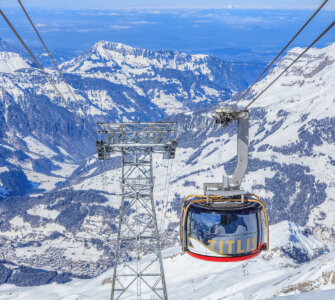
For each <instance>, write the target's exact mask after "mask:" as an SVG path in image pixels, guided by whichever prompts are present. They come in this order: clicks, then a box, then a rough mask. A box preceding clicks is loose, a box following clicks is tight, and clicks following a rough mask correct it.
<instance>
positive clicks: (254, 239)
mask: <svg viewBox="0 0 335 300" xmlns="http://www.w3.org/2000/svg"><path fill="white" fill-rule="evenodd" d="M256 238H257V236H254V237H253V238H252V240H251V242H252V245H253V247H252V249H251V251H254V250H255V249H256V248H257V244H256Z"/></svg>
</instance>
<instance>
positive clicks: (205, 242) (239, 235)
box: [182, 201, 267, 261]
mask: <svg viewBox="0 0 335 300" xmlns="http://www.w3.org/2000/svg"><path fill="white" fill-rule="evenodd" d="M186 207H187V209H186ZM182 220H184V223H183V225H182V227H183V235H182V240H183V245H184V251H187V252H189V253H190V254H192V253H193V254H195V255H200V256H201V257H198V258H201V259H205V257H208V258H209V257H213V258H214V257H216V258H220V259H223V260H222V261H224V260H225V258H227V259H229V258H236V259H238V260H240V259H239V258H241V259H242V258H243V259H247V258H248V257H254V256H255V255H257V254H258V253H259V252H260V251H261V250H263V249H264V247H263V246H265V243H266V239H267V224H265V216H264V212H263V210H262V207H261V205H260V204H259V203H251V202H248V203H241V202H239V203H236V202H235V203H233V202H229V201H226V202H216V203H211V204H206V203H204V202H202V203H196V202H192V201H190V202H188V201H187V202H185V203H184V209H183V212H182ZM227 261H229V260H227Z"/></svg>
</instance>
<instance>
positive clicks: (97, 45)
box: [92, 40, 134, 51]
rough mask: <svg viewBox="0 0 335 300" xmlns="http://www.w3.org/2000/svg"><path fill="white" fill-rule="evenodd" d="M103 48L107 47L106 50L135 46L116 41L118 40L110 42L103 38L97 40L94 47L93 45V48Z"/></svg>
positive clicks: (129, 48) (127, 48)
mask: <svg viewBox="0 0 335 300" xmlns="http://www.w3.org/2000/svg"><path fill="white" fill-rule="evenodd" d="M101 49H106V50H114V51H115V50H116V51H117V50H119V51H120V50H128V51H129V50H134V48H132V47H130V46H128V45H125V44H122V43H116V42H110V41H104V40H101V41H98V42H96V43H95V44H94V45H93V47H92V50H98V51H99V50H101Z"/></svg>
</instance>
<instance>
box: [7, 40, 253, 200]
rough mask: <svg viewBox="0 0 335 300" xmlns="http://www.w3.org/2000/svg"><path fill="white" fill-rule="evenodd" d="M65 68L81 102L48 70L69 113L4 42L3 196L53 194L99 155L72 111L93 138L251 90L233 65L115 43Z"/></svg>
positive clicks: (28, 62) (24, 59)
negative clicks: (101, 128) (108, 124)
mask: <svg viewBox="0 0 335 300" xmlns="http://www.w3.org/2000/svg"><path fill="white" fill-rule="evenodd" d="M61 69H62V70H63V72H64V73H65V77H66V78H67V80H68V82H69V84H70V86H71V89H72V90H73V92H74V93H75V94H76V98H77V100H78V101H79V104H78V103H76V102H75V101H74V99H72V98H71V94H70V92H69V91H68V90H67V88H66V86H65V85H64V83H63V82H62V81H61V80H60V78H59V76H58V74H57V73H56V72H55V70H53V69H47V72H48V73H49V75H50V77H52V78H53V79H54V80H55V81H56V83H57V85H58V88H59V89H60V90H61V91H62V93H63V94H64V95H65V97H66V98H67V99H69V101H70V102H71V104H72V109H71V110H70V111H69V108H68V107H67V106H66V104H65V103H63V100H62V99H60V97H59V95H58V94H57V93H56V92H55V91H54V89H53V88H52V86H51V85H50V84H49V83H48V82H47V81H46V79H45V77H44V75H43V74H42V73H41V72H40V71H39V69H38V68H37V66H35V64H34V63H33V62H31V60H29V59H28V58H27V56H26V54H24V53H22V51H21V50H19V49H16V48H15V47H13V46H11V45H9V44H7V43H6V42H5V41H3V40H0V87H1V88H0V115H1V117H0V134H1V141H0V149H1V150H0V151H1V153H2V155H1V157H0V166H1V167H3V169H2V171H1V173H3V172H7V173H6V175H3V176H2V177H4V176H5V177H6V178H7V179H8V178H11V179H10V180H6V179H2V181H3V183H2V185H1V186H0V197H2V198H4V197H8V196H13V195H23V194H25V193H27V192H35V193H39V192H40V191H41V190H44V191H48V190H50V189H52V188H54V187H55V186H56V184H59V183H61V182H63V181H64V180H65V178H66V177H67V176H68V175H69V174H70V173H72V171H73V169H74V168H75V167H77V166H78V162H79V161H81V160H82V159H83V158H84V157H87V155H89V154H92V153H94V152H95V146H94V141H91V140H89V139H90V138H89V136H88V134H87V132H86V131H85V130H84V127H83V125H82V124H81V123H78V122H77V120H76V118H75V116H74V115H73V113H72V112H71V111H75V112H76V114H77V118H78V117H79V118H81V119H83V120H84V119H85V120H84V123H85V124H86V127H87V128H89V130H90V131H91V133H92V134H94V135H95V134H96V133H95V131H96V130H97V128H96V126H95V122H96V121H122V120H123V121H125V120H136V121H137V120H139V119H141V120H157V119H161V118H163V117H166V116H169V115H171V114H173V113H176V112H184V111H189V110H191V109H197V108H200V107H204V106H207V105H210V104H212V103H218V102H219V101H222V100H224V99H228V98H230V97H231V96H232V94H234V93H236V92H237V91H240V90H242V89H243V88H245V87H246V82H245V81H244V80H243V79H242V77H241V76H239V74H238V72H237V71H236V70H234V66H233V64H230V63H226V62H224V61H222V60H219V59H216V58H214V57H211V56H207V55H187V54H183V53H179V52H171V51H160V52H155V51H147V50H143V49H135V48H131V47H129V46H126V45H122V44H118V43H111V42H98V43H96V44H95V45H94V46H93V48H92V49H91V50H90V51H88V52H86V53H85V54H83V55H80V56H78V57H77V58H75V59H72V60H71V61H68V62H66V63H64V64H63V65H61ZM246 73H248V72H246ZM244 76H246V77H247V74H246V75H244ZM51 158H52V159H51ZM8 172H9V173H8ZM13 172H14V173H13ZM20 186H22V188H20Z"/></svg>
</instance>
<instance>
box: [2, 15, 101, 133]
mask: <svg viewBox="0 0 335 300" xmlns="http://www.w3.org/2000/svg"><path fill="white" fill-rule="evenodd" d="M0 14H1V16H2V17H3V18H4V20H5V21H6V23H7V24H8V26H9V27H10V29H11V30H12V31H13V33H14V34H15V36H16V37H17V38H18V40H19V41H20V42H21V44H22V46H23V47H24V48H25V49H26V51H27V52H28V54H29V55H30V57H31V58H32V60H33V61H34V62H35V64H36V65H37V66H38V67H39V69H40V70H41V71H42V73H43V74H44V76H45V77H46V79H47V80H48V81H49V83H50V84H51V85H52V87H53V88H54V89H55V91H56V92H57V93H58V95H59V96H60V97H61V98H62V100H63V101H64V103H65V105H66V106H67V108H68V109H69V110H70V111H71V112H72V113H73V115H74V117H75V118H76V119H77V120H78V121H79V122H80V123H81V124H82V125H83V127H84V128H85V129H86V131H87V132H88V134H89V135H90V136H91V137H92V138H93V139H94V140H96V137H95V136H94V135H93V134H92V133H91V132H90V131H89V130H88V128H87V127H86V124H85V123H84V122H83V121H82V120H81V119H80V118H79V117H78V116H77V115H76V113H75V111H74V110H73V108H72V107H71V105H70V103H69V102H68V100H66V98H65V97H64V96H63V94H62V93H61V92H60V90H59V89H58V88H57V86H56V83H55V82H54V81H53V80H52V79H51V77H50V76H49V75H48V73H47V72H46V71H45V69H44V68H43V67H42V66H41V64H40V63H39V62H38V60H37V59H36V57H35V56H34V54H33V53H32V52H31V51H30V49H29V48H28V46H27V45H26V43H25V42H24V41H23V39H22V38H21V36H20V35H19V33H18V32H17V31H16V30H15V28H14V26H13V25H12V23H11V22H10V21H9V20H8V19H7V17H6V15H5V14H4V12H3V11H2V9H0Z"/></svg>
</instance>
